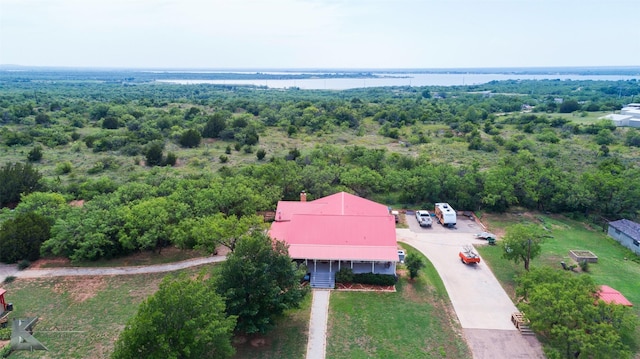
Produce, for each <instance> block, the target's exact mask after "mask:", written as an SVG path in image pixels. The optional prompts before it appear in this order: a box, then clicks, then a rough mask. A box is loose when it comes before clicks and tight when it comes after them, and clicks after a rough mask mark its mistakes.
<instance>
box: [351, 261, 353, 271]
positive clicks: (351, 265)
mask: <svg viewBox="0 0 640 359" xmlns="http://www.w3.org/2000/svg"><path fill="white" fill-rule="evenodd" d="M351 269H353V260H351Z"/></svg>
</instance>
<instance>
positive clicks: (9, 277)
mask: <svg viewBox="0 0 640 359" xmlns="http://www.w3.org/2000/svg"><path fill="white" fill-rule="evenodd" d="M14 280H16V277H15V276H12V275H10V276H7V277H6V278H5V279H4V283H5V284H8V283H11V282H13V281H14Z"/></svg>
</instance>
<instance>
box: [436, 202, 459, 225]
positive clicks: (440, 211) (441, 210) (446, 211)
mask: <svg viewBox="0 0 640 359" xmlns="http://www.w3.org/2000/svg"><path fill="white" fill-rule="evenodd" d="M435 213H436V218H437V219H438V223H440V224H442V225H443V226H447V227H453V226H455V225H456V219H457V217H456V211H455V210H454V209H453V208H451V206H450V205H449V203H436V210H435Z"/></svg>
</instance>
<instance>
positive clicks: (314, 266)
mask: <svg viewBox="0 0 640 359" xmlns="http://www.w3.org/2000/svg"><path fill="white" fill-rule="evenodd" d="M313 271H314V272H316V271H317V269H316V260H315V259H314V260H313Z"/></svg>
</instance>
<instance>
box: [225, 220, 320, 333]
mask: <svg viewBox="0 0 640 359" xmlns="http://www.w3.org/2000/svg"><path fill="white" fill-rule="evenodd" d="M303 275H304V270H303V269H297V268H296V265H295V263H294V262H292V260H291V258H290V257H289V254H288V250H287V246H286V245H285V244H284V243H283V242H280V241H275V240H272V239H271V238H270V237H269V236H268V235H266V234H265V233H263V232H257V231H256V232H254V233H253V234H252V235H251V236H249V237H246V238H243V239H242V240H240V241H239V242H238V244H237V247H236V250H235V251H234V252H233V253H231V254H229V256H228V257H227V260H226V261H224V262H222V263H221V264H220V272H219V276H218V278H217V281H216V282H217V283H216V287H217V291H218V293H219V294H220V295H221V296H222V297H224V298H226V305H227V313H228V314H229V315H232V316H237V317H238V322H237V325H236V330H237V331H239V332H242V333H247V334H252V333H264V332H266V331H268V330H269V329H270V328H271V327H272V326H273V325H274V322H275V320H276V318H278V317H279V316H281V315H282V313H283V312H284V311H285V310H287V309H291V308H297V307H298V306H299V305H300V302H301V301H302V299H303V298H304V296H305V294H306V293H307V291H308V287H303V286H301V285H300V278H302V276H303Z"/></svg>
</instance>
